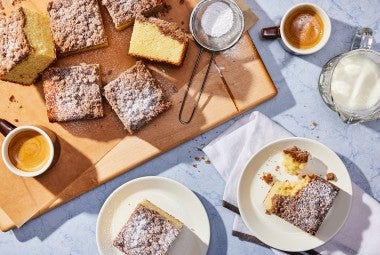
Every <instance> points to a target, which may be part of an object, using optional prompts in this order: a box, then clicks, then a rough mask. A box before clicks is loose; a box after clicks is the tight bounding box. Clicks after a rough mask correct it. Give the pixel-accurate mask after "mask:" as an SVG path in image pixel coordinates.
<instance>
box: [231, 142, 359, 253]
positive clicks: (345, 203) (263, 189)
mask: <svg viewBox="0 0 380 255" xmlns="http://www.w3.org/2000/svg"><path fill="white" fill-rule="evenodd" d="M294 145H296V146H297V147H299V148H301V149H302V150H307V151H308V152H310V154H311V159H310V160H309V162H308V163H307V165H306V167H305V169H304V170H302V171H303V173H304V174H312V173H315V174H316V175H319V176H320V177H322V178H325V177H326V173H328V172H333V173H334V174H335V175H336V177H337V180H336V181H332V183H333V184H335V185H336V186H338V187H339V188H340V191H339V194H338V196H337V198H336V199H335V201H334V204H333V206H332V207H331V209H330V211H329V213H328V214H327V216H326V218H325V220H324V221H323V223H322V225H321V226H320V228H319V230H318V232H317V233H316V235H315V236H312V235H310V234H308V233H306V232H304V231H303V230H301V229H299V228H297V227H295V226H293V225H292V224H291V223H289V222H287V221H285V220H283V219H281V218H280V217H277V216H275V215H267V214H266V213H265V209H264V205H263V201H264V199H265V197H266V195H267V193H268V191H269V189H270V185H268V184H266V183H265V182H264V181H263V180H262V179H261V177H262V176H263V173H264V172H269V173H271V174H272V175H273V176H275V177H276V179H278V180H282V181H284V180H290V181H292V180H296V179H297V177H296V176H291V175H289V174H287V173H285V170H284V168H283V167H282V160H283V155H282V151H283V150H284V149H286V148H288V147H291V146H294ZM278 166H280V170H276V167H277V168H278ZM351 200H352V186H351V179H350V176H349V174H348V172H347V169H346V167H345V165H344V164H343V162H342V161H341V160H340V158H339V157H338V156H337V155H336V154H335V153H334V152H333V151H332V150H330V149H329V148H328V147H326V146H325V145H323V144H321V143H319V142H317V141H314V140H310V139H306V138H298V137H293V138H287V139H282V140H277V141H275V142H273V143H270V144H268V145H266V146H265V147H264V148H262V149H261V150H260V151H259V152H257V153H256V154H255V155H253V156H252V157H251V159H250V160H249V161H248V163H247V165H246V167H245V169H244V170H243V173H242V175H241V178H240V183H239V187H238V205H239V209H240V214H241V216H242V218H243V221H244V223H245V224H246V225H247V227H248V228H249V229H250V230H251V231H252V233H254V235H255V236H256V237H257V238H258V239H260V240H261V241H262V242H263V243H265V244H267V245H269V246H271V247H273V248H277V249H280V250H284V251H291V252H295V251H305V250H310V249H314V248H316V247H318V246H320V245H322V244H324V243H325V242H327V241H328V240H329V239H330V238H332V237H333V236H334V235H335V234H336V233H337V232H338V231H339V229H340V228H341V227H342V226H343V224H344V222H345V221H346V219H347V217H348V214H349V212H350V208H351Z"/></svg>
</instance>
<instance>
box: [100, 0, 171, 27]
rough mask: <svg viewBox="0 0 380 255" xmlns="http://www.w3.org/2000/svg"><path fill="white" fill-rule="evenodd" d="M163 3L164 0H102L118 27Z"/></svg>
mask: <svg viewBox="0 0 380 255" xmlns="http://www.w3.org/2000/svg"><path fill="white" fill-rule="evenodd" d="M163 3H164V1H163V0H102V4H103V5H104V6H105V7H106V8H107V10H108V12H109V13H110V15H111V18H112V20H113V22H114V23H115V26H116V27H120V26H122V25H124V24H127V23H129V22H131V20H132V19H134V18H135V17H136V15H137V14H144V15H145V14H146V13H147V12H149V11H151V10H152V9H154V8H157V7H160V6H162V5H163Z"/></svg>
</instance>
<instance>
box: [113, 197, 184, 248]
mask: <svg viewBox="0 0 380 255" xmlns="http://www.w3.org/2000/svg"><path fill="white" fill-rule="evenodd" d="M179 232H180V231H179V230H178V229H177V228H176V227H175V226H174V225H173V224H172V223H170V221H169V220H168V219H166V218H165V217H163V216H161V215H160V214H159V213H157V212H156V211H154V210H150V209H148V208H146V207H144V206H142V205H140V204H139V205H138V206H137V208H136V209H135V211H134V212H133V213H132V215H131V217H130V218H129V219H128V221H127V223H126V224H125V225H124V226H123V228H122V229H121V231H120V232H119V234H118V235H117V237H116V238H115V240H114V242H113V245H114V246H115V247H117V248H118V249H120V250H121V251H122V252H124V253H125V254H127V255H148V254H165V253H166V251H167V250H168V249H169V247H170V245H171V243H172V242H173V241H174V240H175V239H176V237H177V236H178V234H179Z"/></svg>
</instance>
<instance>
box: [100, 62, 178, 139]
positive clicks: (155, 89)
mask: <svg viewBox="0 0 380 255" xmlns="http://www.w3.org/2000/svg"><path fill="white" fill-rule="evenodd" d="M104 96H105V98H106V99H107V101H108V102H109V104H110V105H111V107H112V109H113V110H114V111H115V112H116V114H117V116H118V117H119V119H120V120H121V122H122V123H123V124H124V127H125V128H126V129H127V130H128V131H129V133H131V134H133V133H135V132H137V131H138V130H140V129H141V128H142V127H143V126H145V125H146V124H148V123H149V122H150V121H152V120H153V119H155V118H156V117H157V116H158V115H159V114H160V113H162V112H164V111H165V110H167V109H168V108H169V107H170V105H171V103H170V102H169V101H168V100H167V99H166V97H165V95H164V93H163V91H162V89H161V87H160V86H159V85H158V83H157V81H156V80H155V79H154V78H153V76H152V74H151V73H150V71H149V69H148V68H147V67H146V66H145V64H144V63H143V62H141V61H137V62H136V65H134V66H132V67H131V68H129V69H128V70H127V71H125V72H123V73H122V74H120V75H119V77H117V78H116V79H115V80H113V81H111V82H110V83H108V84H107V85H106V86H105V87H104Z"/></svg>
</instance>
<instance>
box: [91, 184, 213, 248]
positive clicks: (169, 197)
mask: <svg viewBox="0 0 380 255" xmlns="http://www.w3.org/2000/svg"><path fill="white" fill-rule="evenodd" d="M144 199H148V200H149V201H150V202H152V203H153V204H155V205H157V206H158V207H160V208H161V209H163V210H165V211H166V212H168V213H169V214H171V215H173V216H174V217H176V218H177V219H179V220H180V221H182V222H183V223H184V225H185V226H184V228H183V229H182V231H181V233H180V234H179V235H178V237H177V239H176V240H175V241H174V243H173V245H172V246H171V247H170V249H169V252H168V254H171V255H174V254H181V255H186V254H189V255H190V254H200V255H202V254H206V253H207V249H208V245H209V242H210V222H209V220H208V217H207V213H206V210H205V208H204V207H203V205H202V203H201V202H200V200H199V199H198V197H197V196H196V195H195V194H194V193H193V192H192V191H191V190H189V189H188V188H187V187H185V186H184V185H182V184H180V183H178V182H176V181H174V180H171V179H167V178H164V177H157V176H148V177H142V178H138V179H134V180H132V181H129V182H127V183H125V184H124V185H122V186H120V187H119V188H117V189H116V190H115V191H114V192H113V193H112V194H111V195H110V196H109V197H108V198H107V200H106V201H105V202H104V204H103V207H102V208H101V210H100V212H99V216H98V221H97V224H96V242H97V245H98V250H99V253H100V254H104V255H112V254H119V255H120V254H123V253H122V252H121V251H119V250H118V249H117V248H115V247H114V246H113V245H112V242H113V240H114V238H115V237H116V236H117V234H118V233H119V231H120V230H121V228H122V226H123V225H124V224H125V223H126V222H127V220H128V218H129V217H130V215H131V214H132V212H133V210H134V209H135V207H136V206H137V204H138V203H140V202H141V201H143V200H144Z"/></svg>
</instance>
